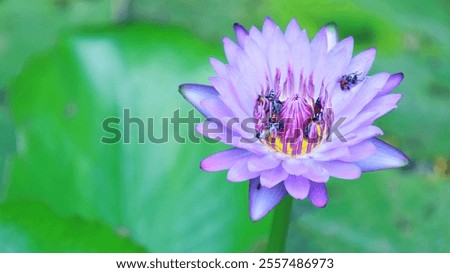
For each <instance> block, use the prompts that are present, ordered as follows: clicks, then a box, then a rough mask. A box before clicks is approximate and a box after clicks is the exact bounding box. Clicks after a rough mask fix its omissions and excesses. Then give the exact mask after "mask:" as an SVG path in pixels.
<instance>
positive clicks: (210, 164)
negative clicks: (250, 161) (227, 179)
mask: <svg viewBox="0 0 450 273" xmlns="http://www.w3.org/2000/svg"><path fill="white" fill-rule="evenodd" d="M250 155H252V153H250V152H249V151H247V150H244V149H239V148H233V149H229V150H225V151H221V152H218V153H216V154H213V155H211V156H209V157H207V158H205V159H203V160H202V162H201V163H200V168H201V169H202V170H204V171H207V172H216V171H222V170H227V169H229V168H231V167H232V166H233V165H234V164H235V163H236V162H237V161H238V160H240V159H242V158H244V157H249V156H250Z"/></svg>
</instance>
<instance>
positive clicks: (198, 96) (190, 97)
mask: <svg viewBox="0 0 450 273" xmlns="http://www.w3.org/2000/svg"><path fill="white" fill-rule="evenodd" d="M179 91H180V93H181V95H183V97H184V98H185V99H186V100H187V101H188V102H190V103H191V104H192V105H193V106H194V107H195V108H197V110H198V111H199V112H200V113H201V114H202V115H203V116H205V117H206V118H209V117H212V116H211V114H210V113H209V112H208V110H206V109H205V107H204V106H202V105H201V104H200V102H201V101H202V100H204V99H208V98H218V96H219V93H218V92H217V91H216V89H214V87H212V86H209V85H202V84H194V83H185V84H182V85H180V87H179Z"/></svg>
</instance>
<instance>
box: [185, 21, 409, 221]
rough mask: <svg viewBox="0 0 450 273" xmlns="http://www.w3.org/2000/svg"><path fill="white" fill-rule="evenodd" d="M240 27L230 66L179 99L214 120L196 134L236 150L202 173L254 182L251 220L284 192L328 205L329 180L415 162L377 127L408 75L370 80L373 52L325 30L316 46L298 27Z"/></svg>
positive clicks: (217, 66)
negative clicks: (357, 48)
mask: <svg viewBox="0 0 450 273" xmlns="http://www.w3.org/2000/svg"><path fill="white" fill-rule="evenodd" d="M234 29H235V32H236V36H237V43H235V42H233V41H231V40H230V39H228V38H224V40H223V42H224V48H225V54H226V58H227V61H228V64H224V63H222V62H220V61H218V60H217V59H211V64H212V66H213V68H214V70H215V72H216V73H217V75H216V76H215V77H212V78H210V82H211V84H212V86H207V85H199V84H183V85H181V86H180V92H181V93H182V95H183V96H184V97H185V98H186V99H187V100H188V101H189V102H190V103H191V104H192V105H194V106H195V107H196V108H197V109H198V110H199V111H200V112H201V113H202V114H203V115H204V116H205V117H206V118H207V121H205V122H204V123H201V124H198V125H197V127H196V130H197V131H198V132H199V133H201V134H203V135H206V136H208V137H210V138H216V139H220V141H221V142H224V143H227V144H230V145H232V146H234V147H233V148H231V149H229V150H225V151H221V152H219V153H216V154H214V155H211V156H210V157H207V158H205V159H204V160H203V161H202V162H201V168H202V169H203V170H205V171H208V172H212V171H220V170H228V175H227V179H228V180H229V181H232V182H240V181H248V180H249V181H250V187H249V209H250V218H251V219H252V220H253V221H258V220H260V219H261V218H263V217H264V216H265V215H266V214H267V213H268V212H269V211H270V210H272V209H273V208H274V207H275V206H276V205H277V204H278V203H279V202H280V201H281V200H282V199H283V198H284V197H285V195H286V194H289V195H291V196H292V197H293V198H296V199H300V200H302V199H305V198H309V199H310V200H311V202H312V203H313V204H314V205H315V206H316V207H324V206H326V204H327V202H328V194H327V189H326V187H325V183H326V182H327V181H328V180H329V178H330V177H337V178H341V179H357V178H359V177H360V176H361V172H366V171H375V170H381V169H387V168H398V167H402V166H405V165H406V164H407V163H408V158H407V157H406V156H405V155H404V154H403V153H402V152H400V151H399V150H397V149H396V148H394V147H392V146H391V145H389V144H387V143H385V142H383V141H382V140H379V139H378V138H376V136H378V135H381V134H382V133H383V132H382V131H381V129H380V128H378V127H377V126H374V125H373V122H374V121H375V120H376V119H377V118H379V117H380V116H382V115H384V114H386V113H387V112H389V111H391V110H392V109H394V108H396V103H397V102H398V100H399V99H400V98H401V95H399V94H388V93H389V92H390V91H391V90H392V89H394V88H395V87H396V86H397V85H399V84H400V82H401V81H402V80H403V74H402V73H398V74H393V75H390V74H388V73H378V74H375V75H371V76H368V75H367V73H368V71H369V69H370V67H371V66H372V63H373V61H374V58H375V48H370V49H368V50H366V51H363V52H361V53H359V54H358V55H356V56H355V57H352V52H353V38H352V37H348V38H345V39H344V40H342V41H338V37H337V33H336V30H335V28H333V27H330V26H326V27H324V28H323V29H322V30H320V31H319V32H318V33H317V34H316V36H315V37H314V38H313V39H312V41H309V39H308V36H307V34H306V31H305V30H302V29H300V28H299V26H298V24H297V22H296V20H295V19H293V20H292V21H291V22H290V23H289V25H288V26H287V29H286V31H285V32H284V33H283V32H282V31H281V29H280V28H279V27H278V26H277V25H276V24H275V23H274V22H273V21H272V20H271V19H270V18H267V19H266V20H265V22H264V25H263V28H262V31H259V30H258V29H257V28H255V27H252V28H250V30H249V31H248V30H246V29H245V28H244V27H243V26H241V25H239V24H235V26H234ZM249 119H250V120H251V121H252V122H251V123H248V122H243V121H248V120H249ZM211 120H215V121H216V122H215V123H216V124H215V125H216V126H215V130H214V132H213V133H212V132H211V130H208V128H209V127H208V126H209V124H208V123H210V122H211ZM236 120H237V121H238V122H235V121H236ZM230 121H233V122H230ZM244 123H245V124H244ZM217 128H219V129H222V130H216V129H217ZM218 131H220V132H218ZM251 140H253V141H251Z"/></svg>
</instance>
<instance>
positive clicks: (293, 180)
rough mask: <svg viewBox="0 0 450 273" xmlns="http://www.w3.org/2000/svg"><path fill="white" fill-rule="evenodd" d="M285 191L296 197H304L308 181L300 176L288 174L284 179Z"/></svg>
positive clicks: (306, 194) (307, 191) (308, 184)
mask: <svg viewBox="0 0 450 273" xmlns="http://www.w3.org/2000/svg"><path fill="white" fill-rule="evenodd" d="M284 186H285V187H286V190H287V192H288V193H289V194H290V195H291V196H292V197H294V198H296V199H301V200H303V199H305V198H306V197H307V196H308V193H309V187H310V182H309V180H308V179H306V178H304V177H302V176H296V175H290V176H289V177H288V178H286V180H284Z"/></svg>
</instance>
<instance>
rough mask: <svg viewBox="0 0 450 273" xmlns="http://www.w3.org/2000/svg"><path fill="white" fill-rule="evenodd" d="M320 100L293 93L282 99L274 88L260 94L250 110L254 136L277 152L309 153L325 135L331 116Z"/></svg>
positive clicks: (327, 133) (327, 131) (288, 153)
mask: <svg viewBox="0 0 450 273" xmlns="http://www.w3.org/2000/svg"><path fill="white" fill-rule="evenodd" d="M322 100H323V99H321V98H320V96H319V98H317V99H316V100H314V99H312V98H310V97H309V96H307V95H304V94H299V93H294V94H293V95H291V96H290V97H287V98H286V99H284V100H283V101H281V100H280V99H279V96H278V95H277V94H276V93H275V92H274V91H273V90H271V91H270V92H265V94H264V93H263V94H261V95H259V96H258V98H257V100H256V103H255V107H254V112H253V114H254V118H255V120H256V137H257V138H258V139H259V140H260V141H261V142H262V143H264V144H265V145H266V146H268V147H270V148H271V149H273V150H275V151H276V152H279V153H283V154H287V155H291V156H300V155H304V154H308V153H310V152H311V151H312V150H313V149H314V148H315V147H317V146H318V145H319V144H320V143H321V142H322V141H323V140H324V139H326V138H327V137H328V135H329V131H330V126H331V121H332V118H333V117H332V116H333V115H332V113H331V112H329V113H324V105H323V102H322Z"/></svg>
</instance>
